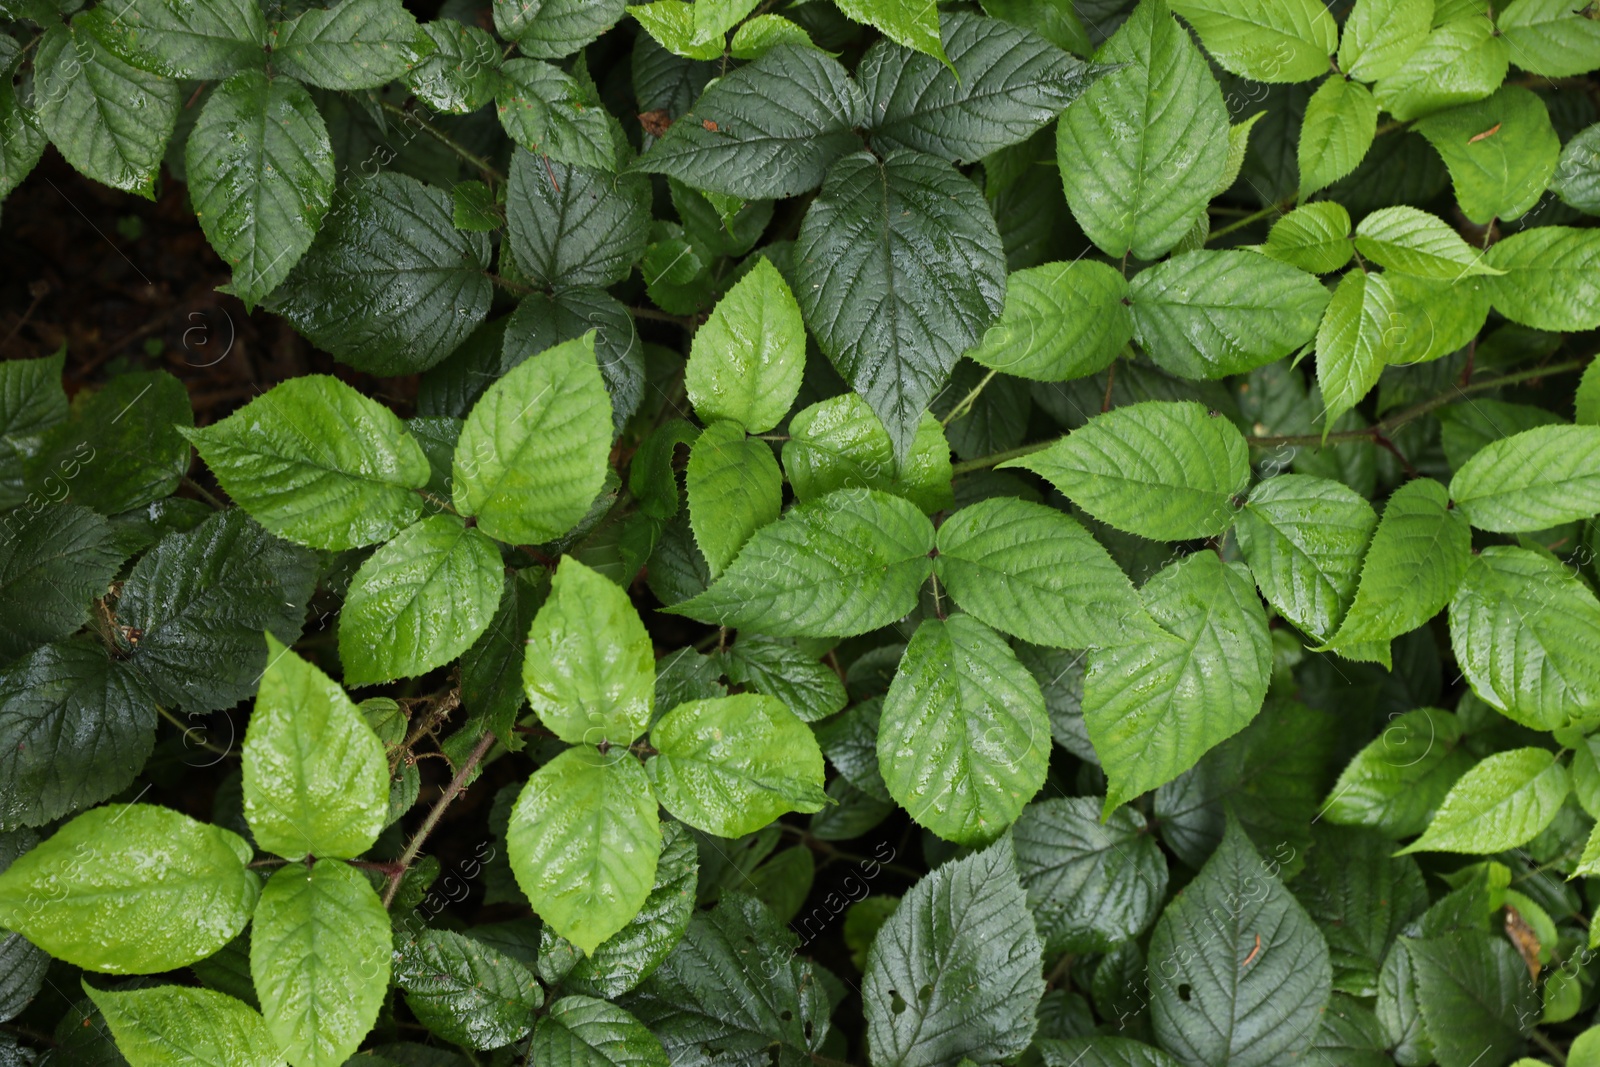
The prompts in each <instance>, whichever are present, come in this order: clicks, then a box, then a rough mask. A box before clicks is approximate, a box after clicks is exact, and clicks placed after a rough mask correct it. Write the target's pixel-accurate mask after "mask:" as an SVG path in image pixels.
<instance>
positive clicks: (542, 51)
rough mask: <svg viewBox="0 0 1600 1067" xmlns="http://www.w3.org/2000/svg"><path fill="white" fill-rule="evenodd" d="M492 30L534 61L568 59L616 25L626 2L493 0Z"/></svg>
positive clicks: (596, 0)
mask: <svg viewBox="0 0 1600 1067" xmlns="http://www.w3.org/2000/svg"><path fill="white" fill-rule="evenodd" d="M493 7H494V27H495V29H497V30H499V31H500V36H502V37H504V38H505V39H506V40H508V41H515V42H516V44H517V50H518V51H520V52H521V53H522V54H523V55H525V56H532V57H533V58H534V59H560V58H561V57H562V56H569V55H571V54H572V53H574V52H576V51H577V50H578V49H580V48H582V47H583V46H584V45H586V44H588V43H589V42H590V41H593V40H594V39H595V38H597V37H599V36H600V35H601V34H602V33H604V32H606V31H607V30H609V29H610V28H611V27H613V26H615V25H616V24H617V21H618V20H619V19H621V18H622V13H623V12H624V11H625V10H626V8H627V0H495V2H494V5H493Z"/></svg>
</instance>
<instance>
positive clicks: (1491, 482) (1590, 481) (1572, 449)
mask: <svg viewBox="0 0 1600 1067" xmlns="http://www.w3.org/2000/svg"><path fill="white" fill-rule="evenodd" d="M1450 498H1451V499H1452V500H1454V501H1455V503H1456V506H1457V507H1459V508H1460V509H1461V511H1462V512H1463V513H1464V514H1465V516H1466V518H1467V520H1468V521H1469V522H1471V523H1472V525H1474V526H1476V527H1478V529H1480V530H1494V531H1496V532H1498V533H1515V532H1524V531H1530V532H1531V531H1534V530H1543V529H1546V528H1548V527H1551V526H1556V525H1559V524H1560V523H1563V522H1572V521H1574V520H1577V519H1586V518H1589V517H1590V516H1591V515H1594V514H1596V513H1597V512H1600V426H1537V427H1535V428H1533V429H1531V430H1524V431H1522V432H1521V433H1518V434H1513V435H1512V436H1510V437H1502V438H1500V439H1499V440H1497V441H1494V442H1491V443H1490V444H1488V445H1485V446H1484V447H1483V448H1482V449H1480V450H1479V451H1478V452H1477V453H1476V454H1475V455H1473V457H1472V458H1471V459H1469V460H1467V462H1466V463H1464V464H1463V465H1462V466H1461V469H1460V470H1458V471H1456V473H1455V477H1453V478H1451V479H1450Z"/></svg>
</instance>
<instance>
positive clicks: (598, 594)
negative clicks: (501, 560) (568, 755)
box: [522, 556, 656, 746]
mask: <svg viewBox="0 0 1600 1067" xmlns="http://www.w3.org/2000/svg"><path fill="white" fill-rule="evenodd" d="M522 681H523V685H524V687H525V688H526V689H527V693H528V701H529V703H530V704H531V705H532V706H533V710H534V712H535V713H536V714H537V715H538V716H539V718H540V719H541V720H542V721H543V722H544V724H545V725H546V726H548V727H549V728H550V729H551V730H552V731H553V732H554V733H555V735H556V736H557V737H559V738H560V739H561V740H563V741H565V742H567V743H568V744H573V745H580V744H581V745H599V744H604V743H606V742H610V743H611V744H614V745H624V746H625V745H628V744H629V743H631V742H632V741H633V740H634V738H636V737H638V736H639V735H640V734H642V733H644V732H645V730H646V729H647V728H648V727H649V725H650V712H651V709H652V707H653V706H654V703H655V684H656V656H655V650H654V649H653V648H652V647H651V644H650V635H649V634H647V633H645V630H644V623H642V622H640V621H639V613H638V612H637V611H635V610H634V607H633V604H632V602H631V601H629V599H628V594H627V591H626V590H624V589H622V588H621V587H620V586H618V585H617V583H615V582H613V581H611V579H609V578H604V577H602V576H601V575H599V574H597V573H595V572H594V571H592V570H590V569H589V568H588V567H585V566H584V565H583V564H581V563H579V562H578V561H577V560H575V559H573V558H572V557H571V556H563V557H562V559H561V564H560V566H558V567H557V568H556V576H555V579H554V580H553V581H552V582H551V583H550V596H549V599H547V600H546V601H545V602H544V606H543V607H542V608H540V609H539V614H538V615H537V616H536V617H535V618H534V620H533V628H532V629H531V630H530V631H529V633H528V637H527V658H526V659H525V660H524V661H523V665H522Z"/></svg>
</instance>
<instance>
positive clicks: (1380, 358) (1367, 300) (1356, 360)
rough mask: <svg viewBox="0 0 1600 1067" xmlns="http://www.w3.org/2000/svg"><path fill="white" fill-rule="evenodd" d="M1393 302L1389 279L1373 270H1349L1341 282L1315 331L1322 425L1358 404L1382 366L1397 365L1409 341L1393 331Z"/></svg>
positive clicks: (1398, 332)
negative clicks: (1322, 408) (1369, 271)
mask: <svg viewBox="0 0 1600 1067" xmlns="http://www.w3.org/2000/svg"><path fill="white" fill-rule="evenodd" d="M1394 323H1395V299H1394V293H1393V292H1392V291H1391V290H1390V289H1389V280H1388V278H1386V277H1384V275H1383V274H1381V273H1379V272H1377V271H1374V272H1371V273H1368V272H1367V271H1365V270H1353V271H1350V272H1348V273H1346V274H1345V276H1344V277H1342V278H1340V279H1339V287H1338V288H1337V289H1335V290H1334V292H1333V299H1332V300H1331V301H1329V302H1328V309H1327V311H1326V312H1324V313H1323V316H1322V324H1321V325H1320V326H1318V327H1317V340H1316V352H1317V388H1318V390H1319V391H1320V392H1321V393H1322V403H1323V406H1324V413H1323V423H1322V424H1323V426H1324V428H1325V430H1329V429H1332V428H1333V424H1334V423H1336V422H1338V421H1339V417H1340V416H1341V415H1343V414H1344V413H1345V412H1347V411H1349V410H1350V409H1351V408H1354V407H1355V406H1356V405H1357V404H1359V403H1361V400H1362V398H1363V397H1365V396H1366V395H1367V394H1368V393H1369V392H1371V391H1372V387H1373V386H1374V385H1377V384H1378V378H1379V376H1380V375H1382V374H1383V369H1384V367H1386V366H1388V365H1389V364H1390V363H1398V362H1401V358H1400V357H1401V356H1402V355H1403V349H1402V348H1401V347H1400V346H1401V345H1402V344H1403V343H1404V342H1405V341H1406V340H1408V338H1407V336H1406V334H1405V332H1404V331H1403V330H1396V329H1394Z"/></svg>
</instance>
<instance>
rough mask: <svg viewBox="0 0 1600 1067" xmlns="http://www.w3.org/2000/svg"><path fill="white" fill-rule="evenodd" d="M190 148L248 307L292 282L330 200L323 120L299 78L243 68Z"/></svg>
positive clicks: (212, 227) (190, 166)
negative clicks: (287, 280)
mask: <svg viewBox="0 0 1600 1067" xmlns="http://www.w3.org/2000/svg"><path fill="white" fill-rule="evenodd" d="M352 2H354V0H352ZM185 151H186V156H185V158H186V164H185V167H186V170H187V172H188V178H189V196H190V198H191V199H192V200H193V202H194V212H195V217H196V218H197V219H198V220H199V222H200V227H201V229H203V230H204V231H205V234H206V238H207V239H208V240H209V241H210V242H211V247H213V248H215V249H216V250H217V254H218V255H220V256H221V257H222V258H223V259H224V260H225V261H226V262H227V263H228V265H229V266H230V267H232V268H233V292H234V295H236V296H238V297H239V299H240V300H242V301H244V304H245V307H246V308H247V309H248V308H251V307H253V306H254V305H255V303H256V302H257V301H258V300H260V299H261V298H262V297H263V296H265V295H266V294H267V293H269V292H271V291H272V290H273V289H274V288H276V287H277V285H278V283H279V282H281V281H283V279H284V278H286V277H288V275H289V271H290V270H291V269H292V268H293V267H294V265H295V264H296V263H298V262H299V261H300V257H301V256H302V255H304V254H305V251H306V249H308V248H310V247H311V240H312V238H314V237H315V236H316V234H317V228H318V227H319V226H321V225H322V217H323V215H324V214H325V213H326V212H327V210H328V206H329V204H331V203H332V200H333V177H334V173H333V172H334V168H333V146H332V145H331V144H330V143H329V142H328V131H327V128H326V127H325V126H324V125H323V123H322V116H321V115H320V114H318V112H317V107H316V104H314V103H313V102H312V100H311V95H310V94H309V93H307V92H306V91H305V89H304V88H303V87H301V85H300V84H299V83H298V82H296V81H294V80H293V79H290V78H268V77H267V76H266V75H265V74H262V73H261V72H260V71H253V70H250V71H240V72H239V73H238V74H235V75H234V76H233V77H231V78H229V79H228V80H227V81H225V82H223V83H222V84H221V85H220V86H218V87H217V89H216V91H215V92H213V93H212V94H211V97H210V98H209V99H208V100H207V101H206V106H205V110H204V111H202V112H201V113H200V121H199V122H197V123H196V124H195V127H194V130H193V131H191V132H190V134H189V140H188V147H187V148H186V150H185Z"/></svg>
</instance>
